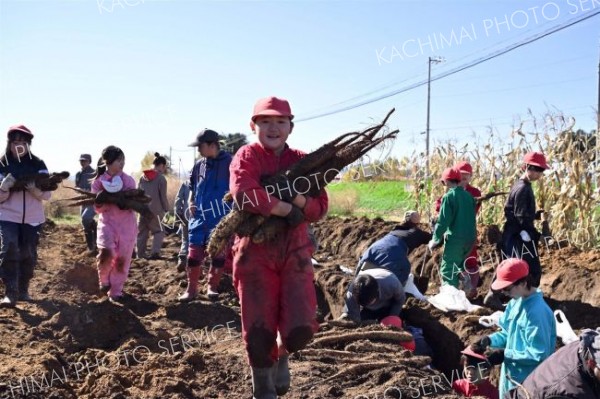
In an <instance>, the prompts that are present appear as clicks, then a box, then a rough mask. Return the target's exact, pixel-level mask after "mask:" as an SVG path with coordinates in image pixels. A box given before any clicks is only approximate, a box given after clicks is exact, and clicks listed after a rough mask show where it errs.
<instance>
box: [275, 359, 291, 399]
mask: <svg viewBox="0 0 600 399" xmlns="http://www.w3.org/2000/svg"><path fill="white" fill-rule="evenodd" d="M289 357H290V355H282V356H279V361H278V362H277V363H275V367H277V372H276V373H275V391H276V392H277V395H279V396H282V395H285V394H286V393H287V391H289V389H290V366H289V364H288V358H289Z"/></svg>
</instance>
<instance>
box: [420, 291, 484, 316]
mask: <svg viewBox="0 0 600 399" xmlns="http://www.w3.org/2000/svg"><path fill="white" fill-rule="evenodd" d="M427 300H428V301H429V303H431V304H432V305H433V306H435V307H436V308H438V309H440V310H442V311H444V312H448V311H459V312H473V311H475V310H477V309H479V308H481V306H477V305H473V304H472V303H471V302H469V300H468V299H467V296H466V295H465V292H464V291H461V290H459V289H458V288H456V287H454V286H452V285H448V284H444V285H442V287H441V288H440V293H439V294H437V295H435V296H432V297H429V298H427Z"/></svg>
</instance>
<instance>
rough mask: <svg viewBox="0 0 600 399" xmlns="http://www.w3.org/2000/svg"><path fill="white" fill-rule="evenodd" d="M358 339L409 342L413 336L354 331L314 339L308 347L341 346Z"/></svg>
mask: <svg viewBox="0 0 600 399" xmlns="http://www.w3.org/2000/svg"><path fill="white" fill-rule="evenodd" d="M359 339H368V340H371V341H386V342H410V341H412V340H413V336H412V335H411V334H410V333H408V332H406V331H356V332H351V333H345V334H339V335H332V336H327V337H323V338H319V339H315V340H314V341H313V342H312V343H311V344H310V346H311V347H323V346H328V345H341V344H344V343H346V342H351V341H358V340H359Z"/></svg>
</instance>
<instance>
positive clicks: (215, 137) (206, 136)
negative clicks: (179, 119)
mask: <svg viewBox="0 0 600 399" xmlns="http://www.w3.org/2000/svg"><path fill="white" fill-rule="evenodd" d="M218 141H219V133H217V132H215V131H214V130H210V129H203V130H201V131H200V133H198V135H197V136H196V141H194V142H193V143H191V144H188V146H189V147H198V146H199V145H200V144H201V143H216V142H218Z"/></svg>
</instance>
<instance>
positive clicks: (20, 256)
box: [0, 221, 42, 300]
mask: <svg viewBox="0 0 600 399" xmlns="http://www.w3.org/2000/svg"><path fill="white" fill-rule="evenodd" d="M41 228H42V225H38V226H31V225H29V224H21V223H13V222H5V221H0V241H1V246H0V277H2V280H3V281H4V285H5V289H6V296H8V297H9V298H11V299H14V300H16V298H17V296H18V295H19V294H25V293H27V291H28V289H29V281H30V280H31V278H32V277H33V270H34V268H35V265H36V263H37V245H38V242H39V234H40V231H41Z"/></svg>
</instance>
